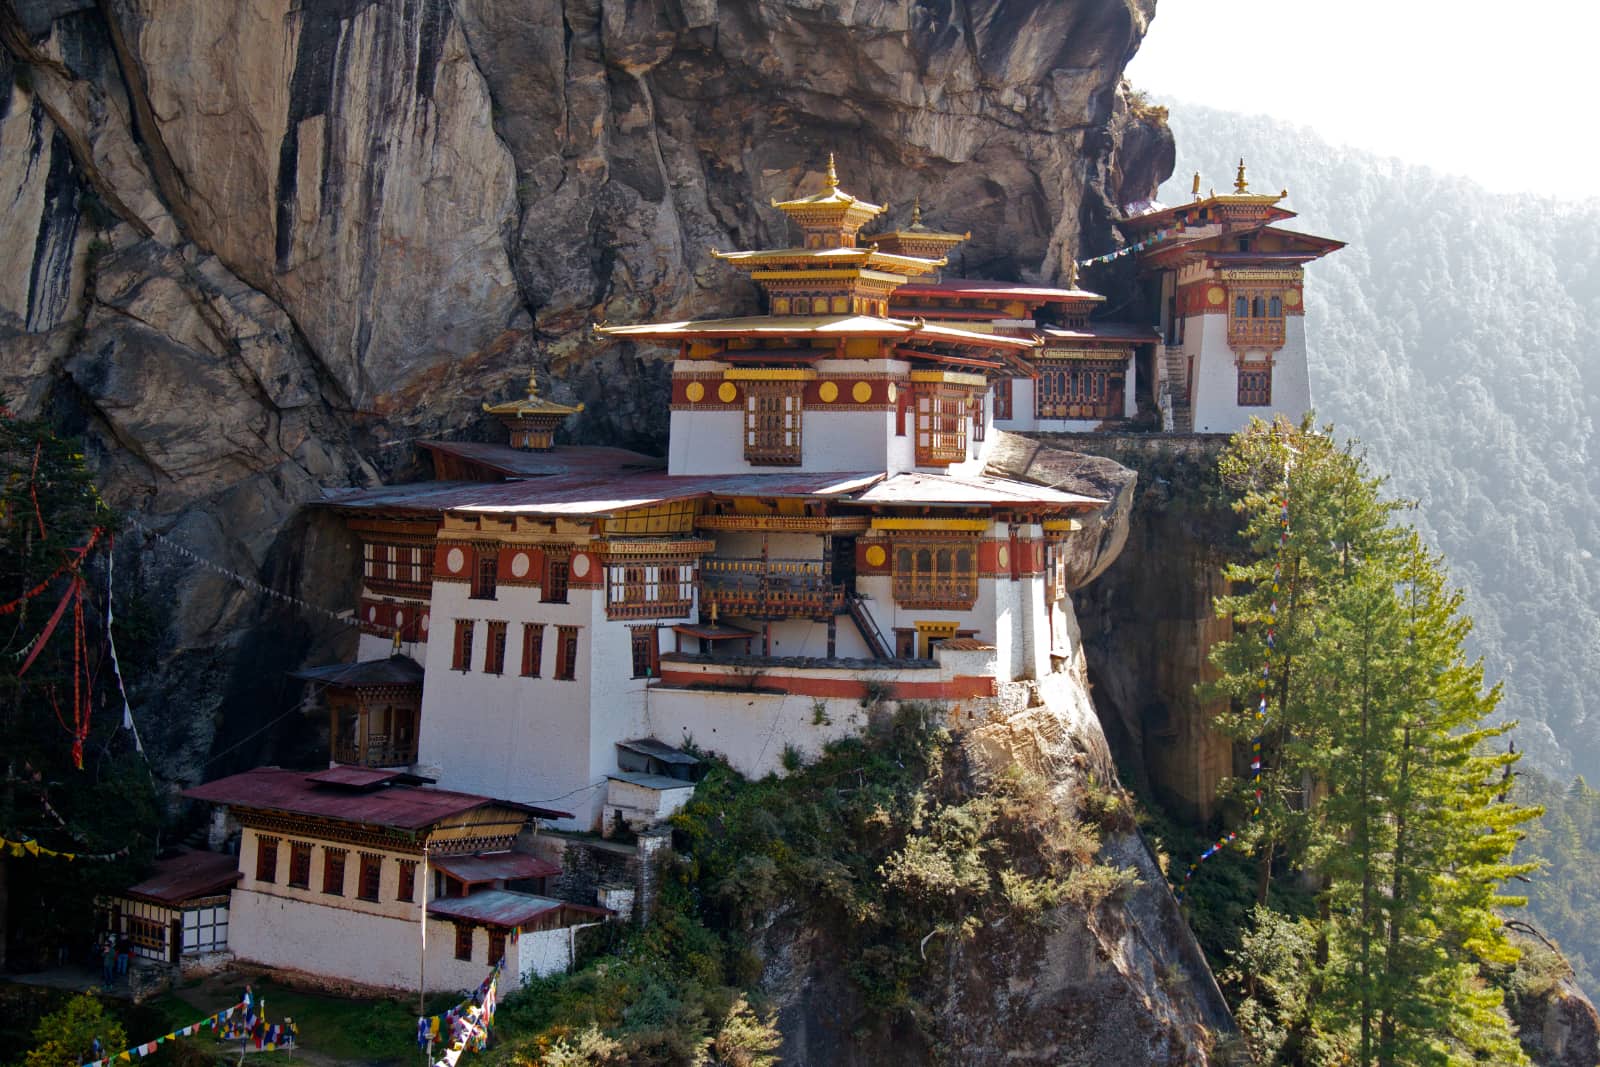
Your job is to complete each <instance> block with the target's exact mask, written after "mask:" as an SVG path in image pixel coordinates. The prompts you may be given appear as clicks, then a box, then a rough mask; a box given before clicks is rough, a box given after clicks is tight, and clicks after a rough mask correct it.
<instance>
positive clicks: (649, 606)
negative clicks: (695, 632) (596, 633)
mask: <svg viewBox="0 0 1600 1067" xmlns="http://www.w3.org/2000/svg"><path fill="white" fill-rule="evenodd" d="M693 574H694V568H693V565H692V564H691V563H690V562H689V561H688V560H682V559H678V560H670V561H659V560H648V559H647V560H636V561H633V562H629V563H613V564H611V565H609V566H608V567H607V568H606V618H608V619H670V618H678V617H681V616H687V615H688V614H689V611H690V609H691V608H693V607H694V581H693ZM686 576H687V577H686Z"/></svg>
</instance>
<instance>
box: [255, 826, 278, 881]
mask: <svg viewBox="0 0 1600 1067" xmlns="http://www.w3.org/2000/svg"><path fill="white" fill-rule="evenodd" d="M256 881H258V882H265V883H266V884H267V885H277V884H278V838H276V837H267V836H266V835H265V834H263V835H260V836H258V837H257V838H256Z"/></svg>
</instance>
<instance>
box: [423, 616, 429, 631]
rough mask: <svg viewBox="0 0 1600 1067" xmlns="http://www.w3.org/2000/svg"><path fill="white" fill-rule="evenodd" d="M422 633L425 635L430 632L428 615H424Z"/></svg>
mask: <svg viewBox="0 0 1600 1067" xmlns="http://www.w3.org/2000/svg"><path fill="white" fill-rule="evenodd" d="M422 632H423V633H427V632H428V616H426V615H424V616H423V617H422Z"/></svg>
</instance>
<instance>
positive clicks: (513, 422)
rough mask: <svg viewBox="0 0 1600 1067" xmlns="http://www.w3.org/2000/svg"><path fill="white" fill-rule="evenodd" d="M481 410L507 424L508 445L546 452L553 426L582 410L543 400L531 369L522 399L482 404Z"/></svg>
mask: <svg viewBox="0 0 1600 1067" xmlns="http://www.w3.org/2000/svg"><path fill="white" fill-rule="evenodd" d="M483 410H484V411H485V412H486V413H488V414H490V415H493V416H495V417H496V418H498V419H499V420H500V421H501V422H503V423H505V424H506V428H507V429H508V430H510V431H511V447H512V448H525V449H532V450H534V451H541V452H542V451H548V450H550V449H551V448H553V447H554V446H555V433H556V428H557V427H559V426H560V425H561V424H562V422H564V421H565V420H566V419H567V417H568V416H569V415H576V414H577V413H578V412H580V411H582V410H583V405H582V404H579V405H577V406H576V407H569V406H568V405H566V404H557V403H556V402H555V401H553V400H546V399H545V398H544V397H542V396H540V395H539V383H538V381H537V380H536V379H535V377H534V373H533V372H532V371H529V372H528V395H527V397H526V398H525V399H522V400H507V401H504V402H503V403H499V404H484V405H483Z"/></svg>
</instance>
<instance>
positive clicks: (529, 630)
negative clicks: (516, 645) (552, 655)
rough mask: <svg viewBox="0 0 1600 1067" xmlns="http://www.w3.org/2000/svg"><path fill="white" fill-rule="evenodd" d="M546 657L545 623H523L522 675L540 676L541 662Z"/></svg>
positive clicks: (525, 676)
mask: <svg viewBox="0 0 1600 1067" xmlns="http://www.w3.org/2000/svg"><path fill="white" fill-rule="evenodd" d="M543 659H544V623H542V622H525V623H523V624H522V676H523V677H524V678H537V677H539V668H540V662H541V661H542V660H543Z"/></svg>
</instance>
